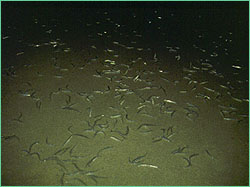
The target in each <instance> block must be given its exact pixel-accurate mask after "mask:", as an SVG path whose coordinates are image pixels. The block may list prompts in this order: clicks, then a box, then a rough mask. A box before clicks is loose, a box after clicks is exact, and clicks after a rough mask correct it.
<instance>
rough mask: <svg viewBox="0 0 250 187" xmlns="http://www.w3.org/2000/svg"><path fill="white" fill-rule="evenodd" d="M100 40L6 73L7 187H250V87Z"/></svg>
mask: <svg viewBox="0 0 250 187" xmlns="http://www.w3.org/2000/svg"><path fill="white" fill-rule="evenodd" d="M39 24H40V23H39ZM91 24H92V23H91ZM91 28H92V27H91V26H90V27H89V29H91ZM97 33H98V32H95V35H94V34H93V36H94V39H93V38H92V37H89V36H87V35H86V36H84V37H83V38H84V39H81V40H84V41H86V44H84V45H83V44H82V45H83V46H81V47H80V48H78V47H79V45H80V42H79V43H78V42H77V41H75V45H74V41H72V40H71V42H72V43H70V44H69V43H68V42H64V41H63V39H62V40H55V38H54V39H53V40H47V41H46V42H40V43H39V46H35V44H36V43H35V42H34V43H33V44H34V45H33V46H29V47H26V48H24V50H19V52H20V51H24V53H23V54H21V55H16V57H15V60H16V61H15V62H9V63H10V64H14V63H15V64H16V62H18V65H15V66H13V67H12V68H9V69H8V68H7V69H3V70H2V107H1V109H2V121H1V130H2V131H1V136H2V139H1V143H2V144H1V147H2V163H1V165H2V185H40V186H43V185H55V186H57V185H59V186H61V185H75V186H77V185H98V186H103V185H106V186H112V185H120V186H123V185H129V186H133V185H140V186H148V185H150V186H157V185H163V186H169V185H177V186H179V185H184V186H189V185H193V186H195V185H206V186H210V185H212V186H214V185H224V186H231V185H248V179H249V167H248V166H249V164H248V163H249V161H248V159H249V157H248V155H249V144H248V142H249V133H248V132H249V122H248V104H249V103H248V94H247V93H248V85H247V84H248V81H245V80H243V79H241V80H242V83H239V82H238V74H233V75H232V76H235V80H234V81H233V80H232V81H231V79H232V77H230V76H226V73H224V72H223V70H222V69H221V70H218V69H215V67H214V66H213V65H212V64H211V62H209V63H208V62H204V61H201V58H200V55H197V56H196V55H192V57H189V58H183V56H180V59H178V55H180V54H182V52H183V51H184V52H183V53H184V55H185V54H187V53H186V52H185V51H187V49H182V48H181V49H178V48H176V46H175V45H171V44H166V45H165V46H164V47H162V48H161V50H159V51H157V50H154V49H156V48H157V46H154V47H151V48H150V47H144V46H147V45H150V43H147V42H144V43H143V42H142V43H140V42H141V40H140V36H135V35H136V34H137V33H134V34H133V37H134V39H131V41H135V42H134V43H129V42H128V43H126V42H123V39H124V40H125V41H126V37H124V36H120V37H121V39H119V37H110V38H109V37H106V36H105V37H106V38H105V40H103V38H98V36H96V34H97ZM97 35H98V34H97ZM103 37H104V36H103ZM137 39H138V41H137ZM79 40H80V39H79ZM51 41H54V42H56V43H54V44H53V43H50V42H51ZM65 41H66V40H65ZM104 41H105V42H104ZM3 43H4V42H3ZM55 44H56V45H57V46H56V47H54V46H53V45H55ZM2 45H3V44H2ZM76 46H77V47H76ZM167 47H168V48H167ZM163 48H164V49H163ZM171 49H172V51H171ZM111 50H112V51H111ZM154 54H156V56H154ZM10 59H11V58H10ZM2 63H4V62H2ZM2 66H3V65H2ZM243 69H244V68H243ZM239 71H243V70H239ZM222 75H225V76H222ZM229 80H230V83H229V84H227V82H228V81H229ZM235 85H237V86H235ZM223 86H224V87H223Z"/></svg>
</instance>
